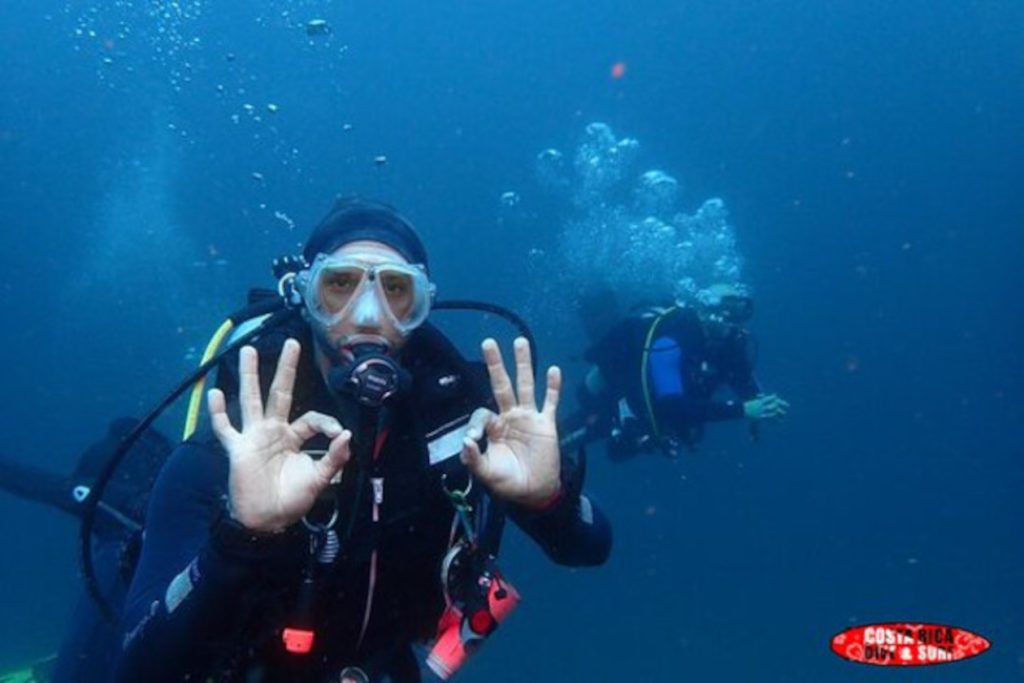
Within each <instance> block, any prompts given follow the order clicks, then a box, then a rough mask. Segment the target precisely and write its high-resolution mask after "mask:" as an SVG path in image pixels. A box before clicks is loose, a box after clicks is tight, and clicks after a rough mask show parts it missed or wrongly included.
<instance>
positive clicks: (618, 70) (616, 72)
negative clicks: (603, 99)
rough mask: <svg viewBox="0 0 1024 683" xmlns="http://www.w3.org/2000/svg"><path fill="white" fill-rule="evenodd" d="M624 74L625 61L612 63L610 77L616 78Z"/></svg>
mask: <svg viewBox="0 0 1024 683" xmlns="http://www.w3.org/2000/svg"><path fill="white" fill-rule="evenodd" d="M625 75H626V63H625V62H615V63H614V64H612V78H614V79H615V80H618V79H620V78H622V77H623V76H625Z"/></svg>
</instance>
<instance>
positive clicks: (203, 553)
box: [115, 199, 611, 683]
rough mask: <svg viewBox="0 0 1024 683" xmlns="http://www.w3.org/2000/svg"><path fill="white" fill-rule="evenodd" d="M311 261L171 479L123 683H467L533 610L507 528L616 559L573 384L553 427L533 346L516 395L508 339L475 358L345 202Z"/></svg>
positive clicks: (287, 284)
mask: <svg viewBox="0 0 1024 683" xmlns="http://www.w3.org/2000/svg"><path fill="white" fill-rule="evenodd" d="M297 262H298V266H297V267H296V268H295V271H294V272H293V273H291V276H289V277H286V278H285V279H283V280H282V283H281V293H282V294H284V295H285V297H286V298H287V299H288V300H289V301H291V302H292V304H293V306H294V308H293V309H289V310H286V311H284V312H285V313H286V314H287V315H286V317H283V318H281V319H280V322H279V323H278V324H277V325H276V326H275V327H273V328H272V329H269V330H268V331H267V332H266V333H265V334H263V335H262V336H259V337H258V340H257V341H255V342H254V343H253V345H247V346H244V347H242V348H240V350H239V351H238V352H237V353H232V354H230V355H228V356H227V357H226V358H225V360H224V361H223V362H221V364H220V366H219V369H218V374H217V386H216V388H214V389H212V390H211V391H210V392H209V393H208V394H207V405H208V409H209V414H210V427H211V429H209V430H206V431H200V432H198V433H196V434H195V435H194V436H192V437H191V438H189V439H188V440H186V441H185V442H184V443H182V444H181V445H180V446H179V447H178V448H177V449H176V450H175V451H174V453H173V454H172V455H171V457H170V458H169V460H168V461H167V464H166V465H165V466H164V468H163V470H162V471H161V473H160V476H159V478H158V480H157V483H156V486H155V488H154V490H153V493H152V497H151V500H150V505H149V511H148V516H147V525H146V536H145V542H144V544H143V547H142V552H141V557H140V560H139V565H138V569H137V570H136V572H135V575H134V578H133V580H132V584H131V588H130V590H129V594H128V597H127V600H126V601H125V608H124V611H123V614H122V627H123V629H124V640H123V650H122V652H121V653H120V657H119V661H118V664H117V672H116V676H115V680H117V681H130V682H137V681H147V682H150V681H151V682H159V681H175V682H177V681H183V680H204V681H205V680H214V681H261V682H263V683H273V682H275V681H289V682H297V681H315V682H317V683H319V682H327V681H332V682H334V681H339V680H341V679H342V678H345V679H346V680H354V681H360V680H362V681H367V682H373V683H376V682H379V681H383V680H388V681H391V682H392V683H414V682H416V681H420V680H421V679H422V674H423V667H424V666H425V667H427V668H429V669H430V670H431V671H433V672H434V674H436V675H437V676H439V677H441V678H443V679H447V678H448V677H450V676H451V675H453V674H454V672H455V671H456V670H457V669H458V667H459V666H460V665H461V663H462V662H463V661H464V660H465V658H466V657H467V656H468V655H469V654H470V653H472V652H473V651H475V650H476V649H477V648H478V647H479V646H480V645H481V644H482V643H483V642H484V640H485V639H486V638H487V637H488V636H489V635H490V633H491V632H492V631H493V630H494V629H495V628H496V627H497V626H498V624H499V623H501V622H502V620H503V619H504V618H505V617H506V616H507V614H508V613H509V612H510V611H511V610H512V609H513V608H514V607H515V604H516V602H517V601H518V593H517V592H516V590H515V588H514V587H513V586H512V585H511V584H510V583H509V582H508V580H507V579H506V578H505V576H504V575H503V574H502V572H501V571H500V569H499V568H498V565H497V561H496V558H497V553H498V546H499V543H500V538H501V535H502V528H503V523H504V520H505V517H506V515H507V516H508V517H509V518H511V519H512V520H513V521H514V522H515V523H516V524H517V525H518V526H519V527H520V528H522V529H523V530H524V531H525V532H526V533H527V534H528V535H529V536H530V537H531V538H532V539H533V540H534V541H535V542H536V543H537V544H538V545H540V547H541V548H542V549H543V550H544V551H545V553H546V554H547V555H548V556H549V557H550V558H551V559H553V560H554V561H555V562H557V563H559V564H563V565H569V566H593V565H599V564H602V563H603V562H604V561H605V560H606V559H607V557H608V554H609V552H610V547H611V530H610V526H609V524H608V522H607V519H606V518H605V516H604V515H603V514H602V513H601V511H600V510H599V509H598V508H597V507H596V506H595V505H594V504H593V503H591V502H590V501H589V500H588V499H587V498H586V497H585V496H584V495H582V493H581V489H582V484H583V466H582V464H583V463H582V461H581V459H580V460H576V459H573V458H570V457H563V454H562V453H563V450H562V449H560V447H559V441H558V434H557V429H556V423H555V409H556V407H557V404H558V400H559V395H560V390H561V375H560V372H559V370H558V368H555V367H552V368H550V369H549V370H548V372H547V374H546V391H545V397H544V400H543V403H542V405H541V407H540V408H538V406H537V403H536V399H535V396H534V392H535V386H534V375H533V367H532V366H533V361H532V355H531V349H530V345H529V344H528V343H527V341H526V340H525V339H523V338H519V339H516V341H515V343H514V355H515V365H516V368H515V376H514V378H512V377H510V376H509V373H508V372H507V371H506V368H505V364H504V361H503V359H502V355H501V352H500V350H499V347H498V345H497V343H496V342H495V341H494V340H492V339H488V340H485V341H484V342H483V343H482V350H483V357H484V361H485V362H484V363H483V364H481V363H474V362H469V361H467V360H466V359H464V358H463V357H462V356H461V355H460V354H459V353H458V351H457V350H456V349H455V347H454V346H453V345H452V344H451V343H450V342H449V341H448V339H447V338H445V337H444V336H443V335H442V334H441V332H440V331H439V330H438V329H437V328H435V327H434V326H432V325H431V324H430V323H429V322H428V321H427V316H428V314H429V313H430V311H431V307H432V303H433V299H434V292H435V286H434V284H433V283H432V282H431V281H430V279H429V274H430V273H429V267H428V262H427V253H426V251H425V249H424V246H423V244H422V242H421V241H420V238H419V236H418V235H417V233H416V230H415V229H414V227H413V226H412V224H411V223H409V222H408V221H407V220H406V219H405V218H403V217H402V216H401V215H399V214H398V213H397V212H396V211H395V210H394V209H393V208H391V207H389V206H387V205H384V204H380V203H377V202H372V201H368V200H361V199H340V200H338V202H336V203H335V205H334V206H333V208H332V209H331V211H330V212H329V213H328V215H327V216H326V217H325V218H324V219H323V220H322V221H321V222H320V223H319V225H317V226H316V227H315V228H314V230H313V232H312V234H311V236H310V237H309V240H308V241H307V243H306V245H305V248H304V250H303V255H302V258H301V259H298V260H297ZM275 315H276V314H275ZM419 645H422V646H423V651H424V652H427V656H426V660H425V661H422V657H418V656H417V654H416V652H415V648H414V646H419Z"/></svg>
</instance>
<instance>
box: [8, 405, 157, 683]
mask: <svg viewBox="0 0 1024 683" xmlns="http://www.w3.org/2000/svg"><path fill="white" fill-rule="evenodd" d="M137 424H138V421H137V420H134V419H132V418H118V419H116V420H114V421H113V422H111V423H110V426H109V427H108V428H107V433H106V434H105V435H104V437H103V438H102V439H101V440H99V441H98V442H96V443H95V444H93V445H91V446H90V447H89V448H87V449H86V451H85V452H84V453H83V454H82V456H81V458H80V459H79V461H78V463H77V465H76V466H75V470H74V472H72V473H71V475H62V474H58V473H56V472H52V471H49V470H46V469H43V468H39V467H35V466H33V465H28V464H25V463H21V462H18V461H16V460H13V459H0V490H2V491H6V492H8V493H11V494H13V495H15V496H18V497H20V498H24V499H26V500H30V501H33V502H36V503H41V504H43V505H47V506H49V507H52V508H56V509H58V510H61V511H63V512H66V513H68V514H70V515H72V516H74V517H76V518H80V517H81V516H82V514H83V510H84V504H83V503H84V500H85V498H86V496H87V495H88V494H89V491H90V489H91V487H92V485H93V482H94V481H95V479H96V477H97V475H98V474H99V472H100V470H101V469H102V467H103V464H104V463H105V462H106V461H107V460H108V458H109V457H110V454H111V453H113V452H114V450H115V449H116V448H117V446H118V444H120V442H121V440H122V439H123V438H124V436H125V435H127V434H128V433H129V432H131V431H132V429H133V428H135V426H136V425H137ZM171 450H172V444H171V442H170V441H169V440H168V439H167V438H166V437H164V436H163V435H161V434H160V433H158V432H156V431H155V430H152V429H147V430H146V431H145V432H143V433H142V436H141V438H140V439H139V440H138V441H136V442H135V445H134V447H133V448H132V451H131V456H132V457H131V459H130V460H129V461H128V462H127V464H126V466H125V467H122V468H120V470H119V471H118V477H117V479H116V480H114V481H113V482H112V483H111V484H110V485H109V486H108V487H107V495H106V496H105V497H104V500H103V501H102V503H101V504H100V507H99V515H98V518H97V524H96V529H95V531H96V533H95V535H94V536H93V554H94V557H95V558H96V562H95V565H96V568H97V575H98V580H99V583H100V585H101V586H102V587H103V590H104V593H105V594H106V595H107V596H109V597H110V598H111V599H112V601H113V602H114V603H115V604H116V606H117V607H118V608H119V607H120V604H121V601H122V600H123V599H124V595H125V593H126V591H127V587H128V579H129V578H130V576H131V571H132V568H133V567H134V563H135V560H136V559H137V557H138V552H139V548H140V546H141V542H142V528H143V525H144V524H145V512H146V504H147V502H148V500H149V491H150V489H152V488H153V483H154V482H155V480H156V475H157V472H159V471H160V467H161V466H162V465H163V463H164V461H165V460H166V459H167V456H168V455H170V453H171ZM119 642H120V633H119V631H118V629H117V627H116V625H115V624H111V623H110V622H109V621H108V620H106V619H104V618H103V615H102V613H101V612H100V610H99V609H98V607H97V605H96V604H95V603H94V602H93V600H92V599H90V597H89V596H88V595H86V594H83V595H82V596H81V597H80V598H79V600H78V602H77V604H76V605H75V609H74V611H73V612H72V615H71V617H70V621H69V622H68V625H67V626H66V628H65V634H64V637H63V639H62V642H61V645H60V649H59V650H58V652H57V655H56V656H55V657H52V658H49V659H47V660H44V662H42V663H40V664H37V665H36V666H34V667H32V669H31V670H24V671H21V672H16V673H11V674H7V675H0V681H6V680H8V676H10V677H11V678H10V680H18V681H35V682H36V683H39V682H41V681H46V682H47V683H106V682H107V681H109V680H110V677H111V675H112V668H113V664H114V657H115V656H116V653H117V651H118V649H119V647H120V645H119Z"/></svg>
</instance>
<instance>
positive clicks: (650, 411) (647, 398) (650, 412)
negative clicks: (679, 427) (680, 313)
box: [640, 306, 677, 439]
mask: <svg viewBox="0 0 1024 683" xmlns="http://www.w3.org/2000/svg"><path fill="white" fill-rule="evenodd" d="M676 308H677V307H676V306H672V307H671V308H669V309H667V310H665V311H662V312H661V313H659V314H658V317H657V318H655V319H654V322H652V323H651V327H650V328H649V329H648V330H647V338H646V339H645V340H644V352H643V355H642V356H641V358H640V385H641V386H642V387H643V390H644V403H645V404H646V405H647V418H648V419H649V420H650V422H651V429H652V430H653V431H654V437H655V438H656V439H660V438H661V430H660V429H658V418H657V417H655V415H654V403H653V402H652V401H651V390H650V387H649V386H648V385H647V384H648V383H647V375H648V372H647V366H648V363H650V360H651V340H653V339H654V333H655V331H657V329H658V325H660V324H661V321H662V320H664V319H665V318H666V317H667V316H668V315H670V314H671V313H674V312H675V310H676Z"/></svg>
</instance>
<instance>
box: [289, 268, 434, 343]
mask: <svg viewBox="0 0 1024 683" xmlns="http://www.w3.org/2000/svg"><path fill="white" fill-rule="evenodd" d="M297 282H298V287H299V290H300V291H301V292H302V297H303V300H304V302H305V305H306V310H307V312H308V313H309V315H310V316H311V317H312V318H313V319H314V320H316V321H317V322H318V323H320V324H321V325H323V326H325V327H330V326H332V325H336V324H337V323H339V322H341V321H342V320H351V321H352V322H354V323H355V324H357V325H372V324H376V325H380V324H382V323H383V321H384V319H387V320H388V321H390V322H391V324H392V325H394V326H395V328H396V329H397V330H398V331H399V332H401V333H402V334H407V333H409V332H411V331H412V330H414V329H415V328H417V327H418V326H420V325H421V324H423V321H424V320H426V318H427V314H428V313H430V304H431V302H432V300H433V298H434V291H435V287H434V284H433V283H431V282H430V280H429V279H428V278H427V274H426V272H425V271H424V270H423V267H422V266H419V265H416V264H408V263H397V262H387V263H374V264H368V263H366V262H364V261H362V260H360V259H358V258H353V257H351V256H330V255H327V254H320V255H319V256H317V257H316V259H315V260H314V261H313V264H312V265H311V266H310V267H309V269H308V270H304V271H302V272H301V273H299V274H298V276H297Z"/></svg>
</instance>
